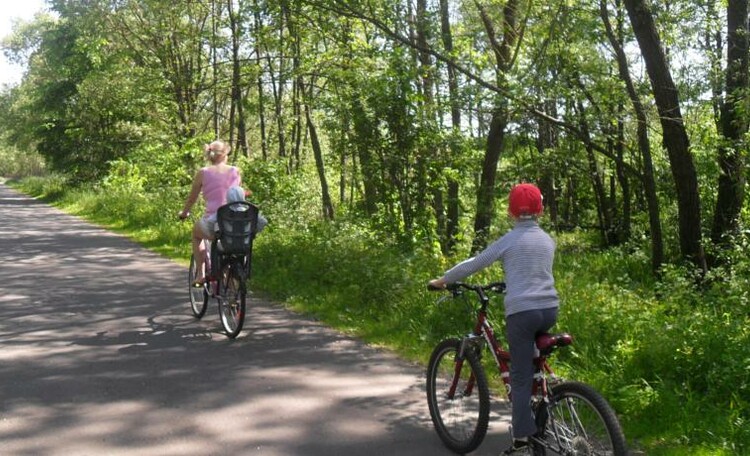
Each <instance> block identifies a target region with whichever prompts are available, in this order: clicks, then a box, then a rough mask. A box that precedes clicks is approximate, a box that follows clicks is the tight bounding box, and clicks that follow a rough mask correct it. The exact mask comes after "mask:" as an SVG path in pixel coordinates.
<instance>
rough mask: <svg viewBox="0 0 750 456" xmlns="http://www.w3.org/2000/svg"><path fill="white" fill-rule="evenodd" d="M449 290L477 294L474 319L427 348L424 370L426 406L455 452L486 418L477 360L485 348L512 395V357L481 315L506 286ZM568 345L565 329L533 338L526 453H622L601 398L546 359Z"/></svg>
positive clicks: (477, 434)
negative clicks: (465, 330) (531, 417)
mask: <svg viewBox="0 0 750 456" xmlns="http://www.w3.org/2000/svg"><path fill="white" fill-rule="evenodd" d="M448 290H449V291H451V293H452V295H451V296H452V297H454V298H456V297H459V296H461V295H462V294H463V292H464V291H466V290H468V291H472V292H474V293H475V294H476V295H477V298H478V302H479V307H478V309H476V315H477V320H476V325H475V326H474V330H473V331H472V332H471V333H470V334H469V335H467V336H466V337H464V338H462V339H456V338H453V339H446V340H444V341H442V342H440V343H439V344H438V345H437V346H436V347H435V349H434V350H433V352H432V356H431V357H430V361H429V365H428V367H427V403H428V405H429V408H430V416H431V417H432V422H433V424H434V425H435V430H436V431H437V433H438V436H440V439H441V440H442V441H443V443H444V444H445V445H446V446H447V447H448V448H450V449H451V450H453V451H455V452H457V453H468V452H471V451H474V450H475V449H476V448H477V447H479V445H480V444H481V443H482V440H484V437H485V435H486V433H487V426H488V423H489V414H490V393H489V385H488V383H487V376H486V375H485V372H484V368H483V367H482V362H481V359H482V353H483V352H484V350H483V349H484V347H485V346H489V348H490V350H489V351H490V353H491V354H492V359H493V360H494V362H495V364H496V365H497V368H498V371H499V372H500V377H501V378H502V380H503V383H504V384H505V387H506V394H507V396H508V398H509V399H510V367H509V364H510V354H509V353H508V351H506V350H504V349H503V347H502V346H501V345H500V343H499V342H498V341H497V339H496V337H495V332H494V330H493V329H492V325H491V324H490V321H489V320H488V318H487V306H488V305H489V302H490V298H489V296H488V292H494V293H499V294H500V293H503V292H504V291H505V284H504V283H502V282H497V283H492V284H489V285H468V284H465V283H460V282H459V283H454V284H451V285H449V286H448ZM447 298H448V297H446V298H442V299H441V300H443V299H447ZM572 343H573V338H572V337H571V336H570V335H569V334H566V333H563V334H548V333H544V334H539V335H538V336H537V339H536V345H537V349H538V352H539V354H538V356H537V357H536V358H535V360H534V365H535V366H536V374H535V376H534V379H535V380H534V387H533V388H534V389H533V394H532V404H531V405H532V408H533V410H534V413H535V419H536V423H537V429H538V434H537V435H536V436H535V438H534V439H532V445H531V446H530V451H531V454H533V455H535V456H546V455H552V454H555V455H565V456H573V455H614V456H625V455H627V446H626V444H625V436H624V434H623V432H622V428H621V426H620V423H619V421H618V420H617V415H616V414H615V412H614V410H613V409H612V407H611V406H610V405H609V404H608V403H607V401H606V400H605V399H604V397H602V395H601V394H599V393H598V392H597V391H596V390H595V389H593V388H592V387H591V386H589V385H586V384H583V383H579V382H570V381H563V380H562V379H560V378H559V377H557V376H556V375H555V374H554V372H553V371H552V368H551V367H550V365H549V362H548V358H549V356H550V355H551V354H552V352H553V351H554V350H555V349H557V348H559V347H564V346H566V345H570V344H572Z"/></svg>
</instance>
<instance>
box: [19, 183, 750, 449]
mask: <svg viewBox="0 0 750 456" xmlns="http://www.w3.org/2000/svg"><path fill="white" fill-rule="evenodd" d="M16 185H19V184H16ZM20 186H21V188H23V189H24V191H26V192H28V193H30V194H32V195H36V196H40V197H43V198H46V200H47V201H50V202H52V203H53V204H55V205H57V206H59V207H61V208H63V209H64V210H66V211H69V212H72V213H74V214H78V215H80V216H83V217H85V218H88V219H89V220H92V221H94V222H96V223H98V224H101V225H104V226H107V227H110V228H112V229H114V230H116V231H118V232H121V233H124V234H127V235H128V236H130V237H131V238H133V239H134V240H136V241H138V242H141V243H143V244H144V245H145V246H146V247H148V248H150V249H153V250H155V251H157V252H159V253H162V254H164V255H165V256H168V257H170V258H175V259H178V260H180V261H185V262H186V260H187V258H189V255H190V249H189V243H188V239H189V231H190V227H189V224H185V223H179V222H177V220H176V216H175V214H176V213H177V211H178V210H179V208H180V205H181V203H182V197H184V195H182V196H180V195H169V194H161V195H159V198H158V199H157V198H155V197H154V196H152V195H145V194H140V193H137V192H135V193H127V192H124V193H121V192H116V191H112V189H107V191H101V189H87V190H66V188H65V186H64V185H63V183H62V182H61V181H60V180H56V179H29V180H25V181H23V182H22V183H21V184H20ZM167 193H168V192H167ZM266 207H267V208H268V210H269V211H270V212H269V214H270V215H271V216H270V217H269V218H270V219H271V222H272V223H271V225H270V226H269V227H268V228H267V230H266V231H265V232H264V233H262V234H261V235H260V236H259V237H258V240H257V242H256V250H255V253H254V262H255V264H254V274H255V275H254V277H253V287H254V288H255V289H257V290H260V291H262V292H263V293H265V294H267V295H268V296H269V297H271V298H273V299H275V300H278V301H280V302H284V303H285V304H286V305H287V306H289V307H290V308H293V309H295V310H297V311H300V312H304V313H306V314H309V315H313V316H315V317H317V318H318V319H320V320H322V321H324V322H326V323H327V324H329V325H331V326H333V327H336V328H338V329H339V330H341V331H345V332H347V333H350V334H353V335H356V336H358V337H361V338H363V339H364V340H367V341H368V342H370V343H372V344H376V345H381V346H385V347H388V348H390V349H392V350H394V351H396V352H397V353H399V354H400V355H401V356H403V357H404V358H406V359H409V360H412V361H416V362H420V363H425V362H426V360H427V358H428V356H429V353H430V351H431V349H432V347H433V346H434V345H435V344H436V343H437V342H438V341H439V340H441V339H443V338H445V337H447V336H449V335H460V334H463V333H465V332H466V331H467V330H468V329H469V328H470V325H471V319H470V317H469V315H468V313H467V310H466V305H465V304H466V303H465V302H461V301H453V300H450V301H446V302H443V303H442V304H439V305H438V304H437V302H436V301H437V300H436V298H437V296H438V295H436V294H434V293H430V292H428V291H427V290H426V288H425V284H426V282H427V281H428V280H429V279H430V278H432V277H435V276H437V275H439V274H440V273H441V272H442V271H443V270H444V269H445V268H446V267H447V266H449V265H450V264H452V262H453V259H445V258H442V257H441V256H439V255H436V254H435V252H434V251H433V250H432V249H431V248H430V247H429V246H428V245H429V243H425V245H426V246H427V247H421V246H419V245H418V246H416V247H414V246H410V247H408V248H405V247H404V246H403V245H401V244H399V243H398V242H397V241H396V240H393V239H390V238H389V237H387V236H384V235H383V234H382V233H379V232H378V231H376V230H372V229H370V228H368V227H367V226H366V225H364V224H361V223H356V222H352V221H346V220H344V221H338V222H335V223H331V224H325V223H322V222H317V221H314V220H313V221H309V220H307V219H305V217H300V216H299V214H297V215H296V216H295V217H294V219H293V221H290V220H291V219H290V218H285V217H284V216H283V215H284V214H283V213H282V211H283V210H284V208H285V204H284V202H283V201H277V202H276V203H275V204H269V205H267V206H265V207H264V210H265V208H266ZM586 236H587V235H586V234H585V233H571V234H566V235H558V236H556V237H557V242H558V246H559V249H558V256H557V262H556V264H555V276H556V280H557V287H558V290H559V292H560V295H561V298H562V302H563V307H562V310H561V317H560V322H559V324H558V328H559V329H561V330H562V329H564V330H566V331H569V332H571V333H573V334H574V335H575V337H576V343H575V344H574V345H573V346H572V347H571V348H570V349H569V350H565V351H561V353H560V355H559V356H557V358H556V359H555V360H554V365H555V367H556V369H557V370H558V371H560V372H561V373H563V374H564V375H565V376H566V377H569V378H575V379H577V380H581V381H585V382H588V383H591V384H592V385H594V386H595V387H596V388H597V389H599V390H600V391H602V392H603V394H604V395H605V396H606V397H607V398H608V399H609V400H610V402H611V403H612V404H613V405H614V406H615V408H616V409H617V411H618V413H619V414H620V416H621V420H622V422H623V424H624V426H625V430H626V436H627V437H628V439H629V442H630V443H631V444H632V445H633V446H635V447H637V448H639V449H640V450H642V451H643V452H644V453H645V454H649V455H657V456H659V455H665V456H666V455H669V456H671V455H733V454H748V453H750V430H748V429H750V426H747V424H748V423H747V422H748V419H750V402H749V401H748V397H750V356H749V355H748V354H747V349H746V347H748V346H750V320H749V318H750V317H749V316H750V311H749V309H750V307H749V306H748V299H750V298H748V296H750V286H748V279H746V278H747V277H750V274H748V271H747V270H746V269H750V262H743V261H742V260H741V259H740V260H737V261H736V262H735V263H734V265H733V267H732V268H731V269H727V270H724V271H721V272H717V273H716V275H715V277H713V278H711V279H712V280H711V281H709V282H707V284H706V285H705V286H704V287H703V288H702V289H698V288H697V287H696V286H694V282H693V281H692V280H691V279H689V278H688V277H689V275H688V274H687V273H686V272H685V271H684V270H681V269H679V268H668V269H667V270H666V271H665V273H664V276H663V278H662V280H661V281H658V282H657V281H655V280H654V279H653V277H652V275H651V273H650V272H649V268H650V266H649V261H648V257H647V255H645V254H644V253H643V252H644V248H643V247H642V246H637V245H629V246H623V247H622V248H619V249H612V250H607V251H597V250H596V249H593V248H592V247H591V244H592V243H591V242H589V241H588V240H587V237H586ZM742 251H744V250H742ZM738 257H740V258H744V256H743V255H738ZM457 259H459V258H456V260H457ZM499 274H500V271H499V269H492V270H490V271H487V272H484V273H482V274H481V275H479V276H477V277H476V278H475V279H476V280H477V281H489V280H491V279H496V278H497V277H498V275H499ZM501 316H502V313H501V312H500V306H499V304H498V305H497V306H496V310H495V312H494V314H493V315H492V317H493V319H494V321H495V322H496V324H497V326H498V327H497V328H496V329H497V330H498V332H499V333H500V334H502V318H501Z"/></svg>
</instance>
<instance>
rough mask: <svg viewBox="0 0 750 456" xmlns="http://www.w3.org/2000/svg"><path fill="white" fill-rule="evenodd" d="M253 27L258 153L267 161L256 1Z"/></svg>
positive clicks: (258, 17) (259, 18) (256, 3)
mask: <svg viewBox="0 0 750 456" xmlns="http://www.w3.org/2000/svg"><path fill="white" fill-rule="evenodd" d="M254 18H255V21H254V25H255V64H256V66H257V67H258V80H257V81H256V83H257V85H258V122H259V124H260V125H259V126H260V151H261V156H262V157H263V160H268V138H267V133H266V114H265V109H266V107H265V91H264V90H263V63H262V61H263V60H262V56H261V52H260V49H261V45H260V41H261V28H262V26H263V22H262V19H261V15H260V9H259V5H258V0H256V2H255V12H254Z"/></svg>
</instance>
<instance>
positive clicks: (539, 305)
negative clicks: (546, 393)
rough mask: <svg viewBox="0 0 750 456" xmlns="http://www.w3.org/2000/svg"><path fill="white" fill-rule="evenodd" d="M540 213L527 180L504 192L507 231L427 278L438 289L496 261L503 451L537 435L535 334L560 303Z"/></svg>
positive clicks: (551, 320)
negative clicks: (504, 394)
mask: <svg viewBox="0 0 750 456" xmlns="http://www.w3.org/2000/svg"><path fill="white" fill-rule="evenodd" d="M543 211H544V205H543V199H542V192H541V191H539V188H537V187H536V186H535V185H533V184H526V183H524V184H518V185H516V186H515V187H513V189H511V191H510V195H509V196H508V213H509V215H510V216H511V217H512V218H513V219H514V221H515V223H514V226H513V229H512V230H510V231H509V232H508V233H506V234H505V235H504V236H502V237H501V238H500V239H498V240H496V241H495V242H493V243H492V244H491V245H490V246H489V247H487V248H486V249H485V250H483V251H482V252H480V253H479V254H477V255H476V256H475V257H472V258H469V259H468V260H465V261H462V262H461V263H459V264H457V265H455V266H454V267H452V268H451V269H449V270H448V271H446V272H445V274H444V275H443V277H441V278H439V279H434V280H432V281H430V286H431V287H433V288H444V287H445V286H446V285H447V284H449V283H454V282H458V281H460V280H462V279H464V278H465V277H468V276H469V275H471V274H473V273H475V272H477V271H480V270H482V269H484V268H486V267H488V266H490V265H491V264H493V263H494V262H496V261H502V265H503V272H504V273H505V282H506V285H507V289H506V295H505V301H504V302H505V332H506V337H507V341H508V346H509V351H510V360H511V361H510V378H511V391H512V392H513V394H512V428H511V429H512V434H513V443H512V445H511V447H510V448H509V449H507V450H506V451H505V453H504V454H512V453H514V452H517V451H524V450H525V449H526V447H527V446H528V445H529V439H530V438H533V436H534V435H535V434H536V433H537V428H536V423H535V422H534V415H533V412H532V410H531V406H530V401H531V391H532V383H533V381H534V365H533V360H534V350H535V339H536V335H537V334H538V333H540V332H544V331H548V330H549V329H550V328H552V326H554V324H555V323H556V322H557V313H558V308H559V306H560V301H559V298H558V295H557V290H556V289H555V280H554V277H553V275H552V263H553V261H554V256H555V242H554V240H553V239H552V238H551V237H550V236H549V234H547V233H546V232H545V231H544V230H543V229H542V228H541V227H540V226H539V223H538V218H539V216H541V215H542V213H543Z"/></svg>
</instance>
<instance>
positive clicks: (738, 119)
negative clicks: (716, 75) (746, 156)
mask: <svg viewBox="0 0 750 456" xmlns="http://www.w3.org/2000/svg"><path fill="white" fill-rule="evenodd" d="M747 3H748V1H747V0H729V3H728V5H727V69H726V98H725V99H724V103H723V104H722V106H721V134H722V136H723V137H724V140H725V142H724V143H723V144H722V145H721V146H720V147H719V167H720V169H721V174H720V175H719V193H718V195H717V197H716V209H715V211H714V220H713V228H712V229H711V239H712V240H713V241H714V242H715V243H717V244H724V245H726V243H727V242H726V241H727V236H728V235H732V234H735V233H736V232H737V231H738V230H739V219H740V211H741V210H742V202H743V200H744V198H745V191H744V188H745V178H744V160H743V159H742V149H743V146H742V139H743V137H744V136H745V133H747V129H748V123H747V118H746V114H743V113H742V112H740V110H741V109H742V106H741V105H740V103H741V102H742V101H743V100H744V99H745V97H746V96H747V89H748V75H747V74H748V36H747V34H748V24H747V20H748V16H747V15H748V5H747Z"/></svg>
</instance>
